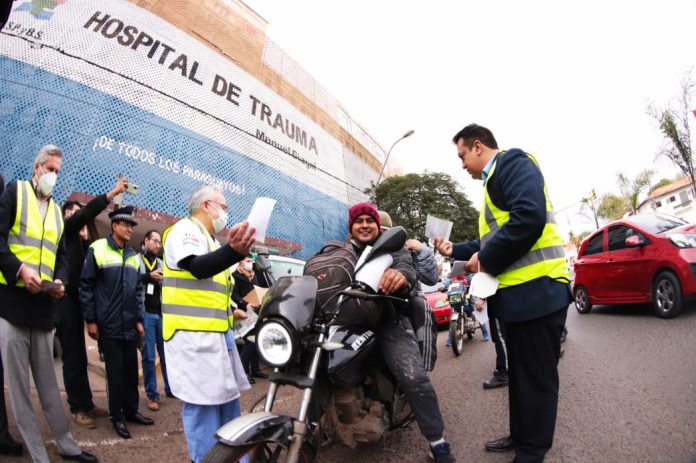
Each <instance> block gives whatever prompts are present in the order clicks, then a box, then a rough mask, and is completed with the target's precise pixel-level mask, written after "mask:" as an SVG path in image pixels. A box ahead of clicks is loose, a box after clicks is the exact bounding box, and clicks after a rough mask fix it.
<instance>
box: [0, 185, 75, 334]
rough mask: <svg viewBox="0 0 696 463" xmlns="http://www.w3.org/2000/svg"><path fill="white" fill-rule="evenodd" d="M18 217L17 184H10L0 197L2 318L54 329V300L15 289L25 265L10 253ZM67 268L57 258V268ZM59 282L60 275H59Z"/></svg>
mask: <svg viewBox="0 0 696 463" xmlns="http://www.w3.org/2000/svg"><path fill="white" fill-rule="evenodd" d="M16 213H17V182H10V183H9V184H8V185H7V188H6V189H5V191H4V192H3V194H2V195H1V196H0V271H2V274H3V275H4V277H5V280H7V283H8V285H7V286H5V285H0V317H2V318H4V319H5V320H7V321H8V322H10V323H12V324H13V325H17V326H23V327H26V328H36V329H39V330H42V331H50V330H52V329H53V300H52V298H51V296H49V295H48V294H47V293H37V294H31V293H30V292H29V291H27V289H26V288H24V287H17V286H15V284H16V282H17V272H19V267H20V266H21V265H22V263H21V262H20V261H19V259H17V257H16V256H15V255H14V254H13V253H12V252H11V251H10V247H9V245H8V244H7V236H8V234H9V232H10V229H11V228H12V225H13V224H14V221H15V215H16ZM65 265H67V263H66V262H65V257H61V256H60V254H59V255H58V256H57V257H56V264H55V268H56V269H58V268H60V267H62V266H65ZM56 278H57V274H56Z"/></svg>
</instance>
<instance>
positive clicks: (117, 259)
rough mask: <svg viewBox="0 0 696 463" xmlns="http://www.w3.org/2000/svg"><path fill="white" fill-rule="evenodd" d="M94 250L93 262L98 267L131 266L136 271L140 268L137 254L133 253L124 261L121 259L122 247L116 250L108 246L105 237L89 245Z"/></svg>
mask: <svg viewBox="0 0 696 463" xmlns="http://www.w3.org/2000/svg"><path fill="white" fill-rule="evenodd" d="M90 248H92V251H93V252H94V262H95V263H96V264H97V267H99V268H100V269H107V268H114V267H133V268H134V269H135V271H136V272H137V271H138V270H139V269H140V259H139V258H138V254H133V255H132V256H130V257H129V258H127V259H126V260H125V261H124V260H123V249H120V250H116V249H114V248H112V247H111V246H109V241H108V240H107V239H106V238H101V239H98V240H97V241H95V242H94V243H92V244H91V245H90Z"/></svg>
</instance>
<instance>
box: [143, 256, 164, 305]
mask: <svg viewBox="0 0 696 463" xmlns="http://www.w3.org/2000/svg"><path fill="white" fill-rule="evenodd" d="M140 258H141V259H142V260H143V266H142V269H143V272H144V273H143V291H145V311H146V312H149V313H154V314H157V315H162V283H161V282H159V281H157V280H155V279H154V278H152V277H151V276H150V269H149V268H147V266H146V265H145V262H147V263H148V264H150V265H152V264H154V267H152V270H153V271H154V270H157V269H159V268H161V267H162V266H161V265H160V261H159V259H158V258H157V256H156V255H154V254H152V253H151V252H149V251H148V252H146V253H145V254H140ZM148 285H152V294H148V293H147V287H148Z"/></svg>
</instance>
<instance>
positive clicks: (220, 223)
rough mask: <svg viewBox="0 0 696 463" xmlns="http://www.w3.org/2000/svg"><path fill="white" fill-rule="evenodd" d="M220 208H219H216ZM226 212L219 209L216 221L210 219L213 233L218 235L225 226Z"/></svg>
mask: <svg viewBox="0 0 696 463" xmlns="http://www.w3.org/2000/svg"><path fill="white" fill-rule="evenodd" d="M218 208H220V206H218ZM228 218H229V217H228V216H227V212H225V211H223V210H222V209H221V208H220V215H218V218H217V219H213V218H212V217H211V219H212V220H213V230H215V233H218V232H219V231H220V230H222V229H223V228H225V225H227V220H228Z"/></svg>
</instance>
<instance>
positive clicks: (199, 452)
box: [181, 399, 241, 463]
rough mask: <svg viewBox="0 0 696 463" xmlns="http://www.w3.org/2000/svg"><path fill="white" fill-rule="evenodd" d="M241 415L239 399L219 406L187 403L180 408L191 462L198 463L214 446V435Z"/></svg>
mask: <svg viewBox="0 0 696 463" xmlns="http://www.w3.org/2000/svg"><path fill="white" fill-rule="evenodd" d="M240 415H241V409H240V406H239V399H234V400H232V401H230V402H227V403H224V404H220V405H196V404H190V403H187V402H184V403H183V406H182V407H181V418H182V421H183V424H184V435H185V436H186V445H187V446H188V451H189V457H191V461H194V462H195V463H200V462H201V461H202V460H203V458H204V457H205V454H206V453H208V450H210V449H211V448H212V447H213V445H215V442H216V439H215V433H216V432H217V430H218V429H220V428H221V427H222V425H223V424H226V423H228V422H230V421H232V420H233V419H235V418H237V417H239V416H240Z"/></svg>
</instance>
